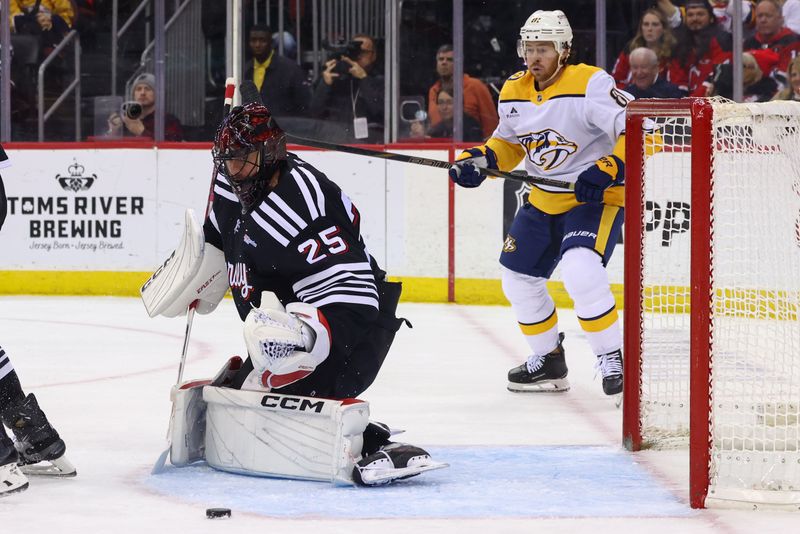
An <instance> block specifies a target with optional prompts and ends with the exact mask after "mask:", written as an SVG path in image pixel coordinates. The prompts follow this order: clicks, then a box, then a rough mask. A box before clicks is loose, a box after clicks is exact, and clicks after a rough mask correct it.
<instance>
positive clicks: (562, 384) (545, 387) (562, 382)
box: [507, 378, 569, 393]
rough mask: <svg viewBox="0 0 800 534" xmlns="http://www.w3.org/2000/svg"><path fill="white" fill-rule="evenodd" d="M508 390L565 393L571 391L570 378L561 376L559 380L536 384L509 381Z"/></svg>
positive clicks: (515, 391)
mask: <svg viewBox="0 0 800 534" xmlns="http://www.w3.org/2000/svg"><path fill="white" fill-rule="evenodd" d="M507 387H508V390H509V391H511V392H513V393H563V392H565V391H569V380H567V379H566V378H561V379H558V380H546V381H543V382H536V383H535V384H517V383H516V382H509V383H508V386H507Z"/></svg>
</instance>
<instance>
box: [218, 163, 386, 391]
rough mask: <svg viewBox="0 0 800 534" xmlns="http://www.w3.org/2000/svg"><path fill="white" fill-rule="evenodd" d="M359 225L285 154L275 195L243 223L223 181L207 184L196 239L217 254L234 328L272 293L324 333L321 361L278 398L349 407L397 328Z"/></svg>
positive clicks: (330, 185) (335, 192)
mask: <svg viewBox="0 0 800 534" xmlns="http://www.w3.org/2000/svg"><path fill="white" fill-rule="evenodd" d="M360 224H361V218H360V216H359V212H358V210H357V209H356V207H355V206H354V205H353V203H352V202H351V201H350V198H349V197H348V196H347V195H346V194H345V193H344V192H343V191H342V190H341V189H340V188H339V186H337V185H336V184H335V183H334V182H332V181H331V180H329V179H328V178H327V177H326V176H325V175H324V174H323V173H321V172H320V171H318V170H317V169H315V168H314V167H313V166H311V165H310V164H308V163H306V162H305V161H303V160H301V159H300V158H298V157H297V156H296V155H294V154H291V153H290V154H289V156H288V160H287V164H286V165H285V166H284V168H283V169H282V171H281V174H280V177H279V179H278V184H277V186H276V187H275V188H274V189H272V191H271V192H270V193H269V194H268V195H267V196H266V198H265V199H264V200H263V201H262V202H261V204H259V205H258V206H257V207H255V208H254V209H253V210H252V211H251V212H250V213H248V214H242V209H241V204H240V203H239V200H238V198H237V197H236V195H235V194H234V193H233V190H232V189H231V187H230V185H229V184H228V181H227V178H226V177H224V176H222V175H221V174H220V175H219V176H218V178H217V180H216V182H215V184H214V200H213V203H212V209H211V212H210V214H209V216H208V218H207V219H206V222H205V225H204V232H205V238H206V242H207V243H209V244H211V245H213V246H215V247H217V248H219V249H221V250H222V251H224V253H225V261H226V263H227V269H228V282H229V284H230V287H231V292H232V294H233V299H234V301H235V303H236V307H237V309H238V311H239V315H240V317H241V318H242V320H244V318H245V317H246V316H247V314H248V312H249V311H250V309H251V308H252V306H259V304H260V302H261V292H262V291H272V292H273V293H275V294H276V295H277V297H278V299H279V300H280V301H281V303H283V304H284V305H286V304H288V303H291V302H298V301H300V302H305V303H307V304H312V305H314V306H316V307H317V308H319V309H320V310H321V311H322V313H323V315H324V316H325V319H326V320H327V323H328V325H329V327H330V331H331V345H332V346H331V353H330V355H329V357H328V359H326V360H325V361H324V362H323V363H322V364H321V365H320V366H318V367H317V369H316V370H315V371H314V373H312V374H311V375H310V376H309V377H307V378H305V379H303V380H300V381H299V382H295V383H294V384H291V385H289V386H287V387H285V388H281V390H280V392H281V393H291V394H300V395H318V396H328V397H334V398H343V397H354V396H356V395H358V394H360V393H361V392H362V391H363V390H364V389H366V387H367V386H369V384H370V383H372V380H374V378H375V375H377V372H378V369H379V368H380V366H381V364H382V363H383V359H384V357H385V356H386V353H387V352H388V349H389V345H391V342H392V339H393V337H394V332H395V331H396V330H397V329H398V328H399V326H400V321H399V320H398V319H396V318H395V309H396V306H397V300H398V299H399V296H400V287H399V284H392V283H388V282H386V281H384V272H383V271H381V270H380V268H379V267H378V265H377V263H376V262H375V260H374V259H373V258H372V257H371V256H370V255H369V253H368V252H367V249H366V246H365V244H364V240H363V239H362V237H361V234H360V230H359V228H360ZM250 368H252V367H250Z"/></svg>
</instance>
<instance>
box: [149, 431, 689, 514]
mask: <svg viewBox="0 0 800 534" xmlns="http://www.w3.org/2000/svg"><path fill="white" fill-rule="evenodd" d="M426 449H427V450H428V451H429V452H430V453H431V456H432V457H434V458H435V459H437V460H439V461H444V462H447V463H449V464H450V467H449V468H446V469H441V470H437V471H431V472H430V473H424V474H422V475H419V476H417V477H414V478H411V479H408V480H404V481H399V482H395V483H394V484H391V485H389V486H382V487H376V488H360V487H352V486H335V485H333V484H327V483H324V482H308V481H299V480H288V479H278V478H264V477H250V476H241V475H236V474H231V473H225V472H222V471H217V470H215V469H212V468H210V467H209V466H207V465H205V464H199V465H195V466H190V467H183V468H174V467H169V466H168V467H167V468H166V470H165V471H164V472H163V473H161V474H159V475H152V476H149V477H147V478H146V479H145V480H144V484H145V485H146V486H147V487H148V488H150V489H152V490H154V491H156V492H159V493H162V494H166V495H171V496H175V497H178V498H181V499H184V500H187V501H191V502H197V503H203V504H206V505H209V506H210V505H213V506H224V507H227V508H231V509H233V510H238V511H242V512H249V513H254V514H260V515H264V516H269V517H276V518H287V519H289V518H293V519H297V518H311V517H313V518H317V519H319V518H332V519H382V518H429V519H436V518H442V519H456V518H464V519H467V518H469V519H479V518H507V519H515V518H530V517H537V518H545V517H549V518H580V517H685V516H690V515H693V514H694V512H692V510H691V509H690V508H689V507H688V505H687V504H685V503H683V502H681V501H680V500H679V499H677V498H676V497H675V496H674V495H673V494H672V493H671V492H670V491H668V490H667V489H666V488H665V487H664V486H663V484H661V483H660V482H659V481H658V480H656V479H655V478H654V477H653V476H652V475H651V474H650V473H649V472H648V471H647V470H646V469H644V468H643V467H642V466H640V465H638V464H637V463H636V462H635V461H634V459H633V457H631V455H629V454H627V453H625V452H623V451H621V450H619V449H616V448H611V447H580V446H564V447H536V446H453V447H450V446H447V447H426ZM343 492H344V493H346V494H347V498H346V499H343V498H342V493H343ZM312 493H313V495H314V498H313V499H308V498H307V497H308V495H309V494H312ZM293 496H295V497H296V498H292V497H293Z"/></svg>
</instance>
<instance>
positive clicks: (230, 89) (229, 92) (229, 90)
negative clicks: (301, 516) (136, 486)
mask: <svg viewBox="0 0 800 534" xmlns="http://www.w3.org/2000/svg"><path fill="white" fill-rule="evenodd" d="M235 91H236V80H234V79H233V78H228V79H226V80H225V100H224V102H223V106H222V116H223V117H225V116H227V115H228V113H229V112H230V110H231V105H232V104H233V94H234V92H235ZM218 172H219V169H218V168H217V166H216V165H214V171H213V172H212V173H211V186H210V187H209V190H208V204H207V205H206V214H205V216H206V217H208V213H209V211H210V210H211V203H212V201H213V200H214V182H215V181H216V180H217V173H218ZM197 304H198V301H196V300H195V301H193V302H192V303H191V304H189V309H188V310H187V311H186V330H185V332H184V334H183V348H182V349H181V360H180V363H179V364H178V381H177V382H176V384H180V383H181V381H182V380H183V368H184V367H185V365H186V354H187V353H188V351H189V336H191V333H192V322H194V314H195V310H196V308H197ZM174 419H175V403H174V402H173V403H172V410H171V412H170V416H169V426H168V427H167V446H166V448H165V449H164V451H163V452H162V453H161V454H160V455H159V456H158V459H157V460H156V463H155V465H153V469H152V470H151V471H150V473H151V474H153V475H156V474H158V473H160V472H162V471H163V470H164V465H165V464H166V463H167V456H168V455H169V451H170V449H171V448H172V442H171V436H172V421H173V420H174Z"/></svg>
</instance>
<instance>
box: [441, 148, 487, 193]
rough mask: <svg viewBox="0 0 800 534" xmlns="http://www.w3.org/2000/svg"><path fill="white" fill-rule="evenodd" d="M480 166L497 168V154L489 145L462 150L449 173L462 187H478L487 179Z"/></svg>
mask: <svg viewBox="0 0 800 534" xmlns="http://www.w3.org/2000/svg"><path fill="white" fill-rule="evenodd" d="M479 167H483V168H484V169H497V156H496V155H495V153H494V150H492V149H491V148H489V147H488V146H483V147H475V148H470V149H467V150H465V151H464V152H462V153H461V154H460V155H459V156H458V157H457V158H456V161H455V163H454V164H453V166H452V167H450V170H449V171H448V174H449V175H450V179H451V180H453V181H454V182H455V183H457V184H458V185H460V186H461V187H478V186H479V185H481V183H483V181H484V180H485V179H486V176H484V175H483V174H481V173H480V171H479V170H478V168H479Z"/></svg>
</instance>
